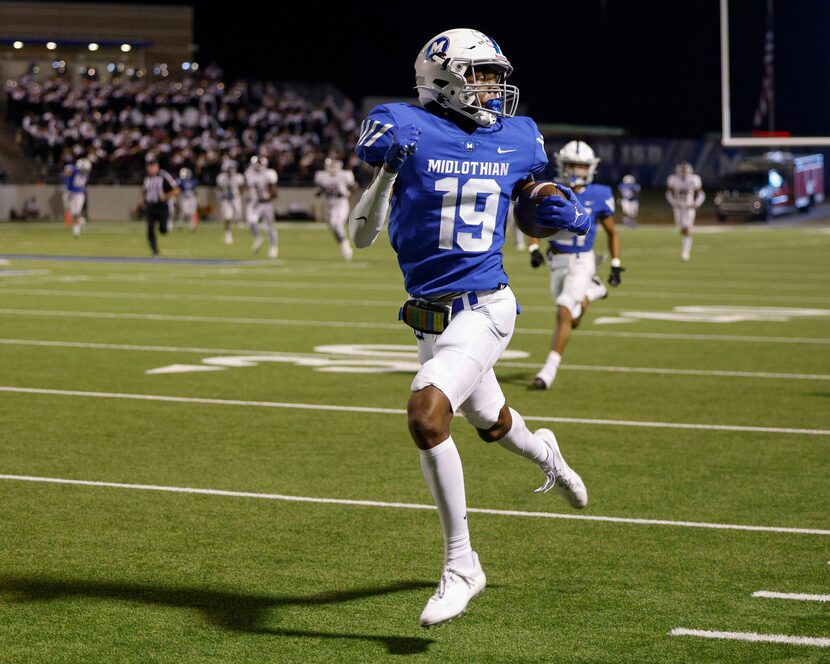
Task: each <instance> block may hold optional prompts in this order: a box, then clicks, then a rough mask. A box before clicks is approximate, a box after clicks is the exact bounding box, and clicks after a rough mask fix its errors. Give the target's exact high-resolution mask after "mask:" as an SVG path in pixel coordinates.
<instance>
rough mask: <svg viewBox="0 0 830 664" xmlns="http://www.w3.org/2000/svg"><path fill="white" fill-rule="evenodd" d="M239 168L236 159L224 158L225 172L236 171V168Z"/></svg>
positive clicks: (223, 166)
mask: <svg viewBox="0 0 830 664" xmlns="http://www.w3.org/2000/svg"><path fill="white" fill-rule="evenodd" d="M238 168H239V164H237V163H236V160H235V159H223V160H222V171H223V172H225V173H236V170H237V169H238Z"/></svg>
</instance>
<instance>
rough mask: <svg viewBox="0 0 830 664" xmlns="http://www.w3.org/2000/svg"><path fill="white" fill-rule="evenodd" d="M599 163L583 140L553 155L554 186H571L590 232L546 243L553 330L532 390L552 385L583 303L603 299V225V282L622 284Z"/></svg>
mask: <svg viewBox="0 0 830 664" xmlns="http://www.w3.org/2000/svg"><path fill="white" fill-rule="evenodd" d="M598 164H599V159H598V158H597V157H596V155H595V154H594V151H593V149H592V148H591V146H590V145H588V144H587V143H585V142H584V141H571V142H570V143H567V144H566V145H565V146H564V147H563V148H562V149H561V150H560V151H559V152H558V153H557V155H556V168H557V171H558V178H557V182H561V183H563V184H565V185H567V186H569V187H573V192H574V194H576V197H577V198H578V199H579V202H580V203H582V205H583V207H584V208H585V212H586V213H588V215H589V216H590V217H591V228H590V230H589V231H588V232H587V233H586V234H585V235H584V236H581V237H573V238H570V239H568V240H565V241H560V240H551V241H550V242H549V246H548V250H547V259H548V266H549V267H550V290H551V295H552V296H553V301H554V303H555V304H556V328H555V329H554V331H553V337H552V338H551V345H550V352H549V353H548V358H547V360H546V361H545V364H544V366H543V367H542V368H541V369H540V370H539V373H538V374H536V376H535V378H534V379H533V382H532V384H531V386H532V387H535V388H536V389H540V390H546V389H548V388H549V387H550V386H551V384H552V383H553V381H554V379H555V378H556V372H557V370H558V369H559V364H560V362H561V361H562V354H563V353H564V352H565V346H567V345H568V341H569V340H570V338H571V331H572V330H573V329H575V328H576V327H578V326H579V322H580V321H581V320H582V316H583V315H584V314H585V310H586V309H587V308H588V304H589V303H590V302H593V301H594V300H597V299H600V298H603V297H607V295H608V289H607V288H606V287H605V284H603V283H602V281H601V280H600V278H599V277H597V276H596V271H597V263H596V257H595V255H594V240H595V239H596V233H597V226H602V227H603V228H604V229H605V232H606V233H607V234H608V250H609V252H610V253H611V274H610V275H609V277H608V283H609V284H610V285H612V286H619V285H620V282H621V281H622V278H621V276H620V275H621V273H622V271H623V267H622V263H621V262H620V236H619V234H618V233H617V227H616V226H615V225H614V193H613V192H612V191H611V187H607V186H606V185H603V184H594V183H593V181H594V174H595V173H596V170H597V165H598ZM529 249H530V264H531V266H532V267H539V265H541V264H542V263H543V262H544V258H543V256H542V253H541V252H540V251H539V246H538V245H537V244H535V243H534V244H531V245H530V247H529Z"/></svg>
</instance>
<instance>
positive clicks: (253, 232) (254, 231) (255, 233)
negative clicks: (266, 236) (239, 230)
mask: <svg viewBox="0 0 830 664" xmlns="http://www.w3.org/2000/svg"><path fill="white" fill-rule="evenodd" d="M248 228H250V229H251V235H253V236H254V237H255V238H258V237H259V224H248Z"/></svg>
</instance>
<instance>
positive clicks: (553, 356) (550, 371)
mask: <svg viewBox="0 0 830 664" xmlns="http://www.w3.org/2000/svg"><path fill="white" fill-rule="evenodd" d="M561 361H562V356H561V355H560V354H559V353H557V352H556V351H555V350H552V351H551V352H550V353H548V359H547V360H546V361H545V366H543V367H542V368H541V369H539V373H537V374H536V375H537V376H539V377H540V378H541V379H542V380H544V381H545V384H546V385H548V386H550V384H551V383H552V382H553V379H554V378H556V370H557V369H559V363H560V362H561Z"/></svg>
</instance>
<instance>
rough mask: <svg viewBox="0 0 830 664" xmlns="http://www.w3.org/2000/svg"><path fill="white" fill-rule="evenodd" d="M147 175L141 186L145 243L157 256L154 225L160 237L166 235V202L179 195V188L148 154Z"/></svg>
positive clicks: (153, 157)
mask: <svg viewBox="0 0 830 664" xmlns="http://www.w3.org/2000/svg"><path fill="white" fill-rule="evenodd" d="M145 163H146V165H147V174H146V175H145V176H144V184H143V185H142V197H143V199H144V209H145V210H146V211H147V241H148V242H149V243H150V249H152V251H153V256H158V255H159V248H158V243H157V242H156V224H158V227H159V232H160V233H161V234H162V235H165V234H166V233H167V219H168V217H169V216H170V208H169V206H168V205H167V202H168V201H171V200H174V199H175V198H176V196H178V195H179V187H178V185H177V184H176V180H174V179H173V176H172V175H170V173H168V172H167V171H164V170H162V169H161V168H160V167H159V161H158V157H156V156H155V155H154V154H148V155H147V157H146V158H145Z"/></svg>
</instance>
